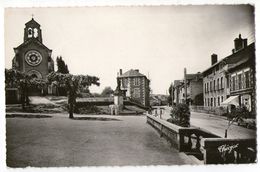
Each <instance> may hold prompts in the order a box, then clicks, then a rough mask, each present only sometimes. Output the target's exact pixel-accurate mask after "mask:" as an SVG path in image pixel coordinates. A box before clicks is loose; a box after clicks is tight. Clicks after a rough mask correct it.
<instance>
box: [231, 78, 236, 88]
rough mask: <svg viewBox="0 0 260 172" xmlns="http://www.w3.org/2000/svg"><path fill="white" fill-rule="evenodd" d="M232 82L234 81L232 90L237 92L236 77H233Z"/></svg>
mask: <svg viewBox="0 0 260 172" xmlns="http://www.w3.org/2000/svg"><path fill="white" fill-rule="evenodd" d="M231 81H232V85H231V90H233V91H234V90H236V77H235V76H233V77H232V78H231Z"/></svg>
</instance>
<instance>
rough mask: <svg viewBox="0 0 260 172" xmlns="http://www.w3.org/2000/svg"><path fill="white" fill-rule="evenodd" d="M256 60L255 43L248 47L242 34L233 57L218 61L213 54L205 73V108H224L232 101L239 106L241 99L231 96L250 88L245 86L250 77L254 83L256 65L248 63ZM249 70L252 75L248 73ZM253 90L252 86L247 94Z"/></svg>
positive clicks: (235, 41) (235, 46) (237, 39)
mask: <svg viewBox="0 0 260 172" xmlns="http://www.w3.org/2000/svg"><path fill="white" fill-rule="evenodd" d="M254 58H255V52H254V43H253V44H250V45H247V39H242V38H241V35H240V34H239V37H238V38H236V39H235V40H234V49H233V50H232V54H231V55H229V56H227V57H225V58H223V59H222V60H220V61H218V56H217V55H216V54H212V55H211V66H210V67H209V68H208V69H206V70H205V71H203V91H204V94H203V100H204V106H205V107H211V108H214V107H216V108H218V107H220V106H222V105H223V103H229V102H231V101H233V104H236V105H239V98H238V97H230V96H232V95H237V94H242V92H240V91H242V89H243V88H245V87H249V85H245V84H246V83H245V82H248V81H247V79H246V78H248V77H249V78H251V80H252V82H253V81H254V79H253V77H254V75H251V74H252V72H253V71H254V64H253V63H251V62H248V61H250V60H249V59H254ZM249 66H250V67H249ZM248 69H249V71H250V74H249V73H246V72H247V71H248ZM241 73H242V74H241ZM240 74H241V75H240ZM242 82H243V83H242ZM234 84H235V85H234ZM242 85H243V86H242ZM233 86H234V87H233ZM231 87H232V88H231ZM245 89H247V88H245ZM248 89H249V88H248ZM253 89H254V88H253V87H251V86H250V90H251V91H249V92H250V93H249V92H247V93H249V94H251V93H253V91H252V90H253ZM238 90H239V91H238ZM237 91H238V92H237ZM244 93H245V92H244ZM253 94H254V93H253ZM246 97H247V96H246ZM228 98H229V99H228ZM227 99H228V100H227ZM252 100H253V99H251V101H252ZM224 101H225V102H224ZM227 101H229V102H227Z"/></svg>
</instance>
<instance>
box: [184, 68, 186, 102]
mask: <svg viewBox="0 0 260 172" xmlns="http://www.w3.org/2000/svg"><path fill="white" fill-rule="evenodd" d="M186 74H187V71H186V68H184V91H185V103H186V104H187V78H186Z"/></svg>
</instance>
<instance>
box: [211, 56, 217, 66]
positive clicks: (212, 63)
mask: <svg viewBox="0 0 260 172" xmlns="http://www.w3.org/2000/svg"><path fill="white" fill-rule="evenodd" d="M217 62H218V55H217V54H212V55H211V65H214V64H215V63H217Z"/></svg>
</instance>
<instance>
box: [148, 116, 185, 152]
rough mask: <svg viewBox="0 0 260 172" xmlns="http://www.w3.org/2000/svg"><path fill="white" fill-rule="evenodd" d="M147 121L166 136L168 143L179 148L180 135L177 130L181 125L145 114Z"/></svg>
mask: <svg viewBox="0 0 260 172" xmlns="http://www.w3.org/2000/svg"><path fill="white" fill-rule="evenodd" d="M147 123H148V124H150V125H151V126H152V127H154V128H155V129H156V130H157V131H159V133H160V134H161V136H164V137H166V139H167V140H168V141H170V143H171V144H172V145H173V146H174V147H175V148H177V149H178V150H179V149H180V147H181V146H180V135H179V130H180V129H181V128H182V127H179V126H177V125H174V124H171V123H169V122H167V121H165V120H162V119H159V118H157V117H155V116H152V115H149V114H147Z"/></svg>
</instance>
